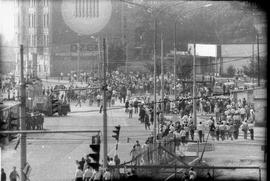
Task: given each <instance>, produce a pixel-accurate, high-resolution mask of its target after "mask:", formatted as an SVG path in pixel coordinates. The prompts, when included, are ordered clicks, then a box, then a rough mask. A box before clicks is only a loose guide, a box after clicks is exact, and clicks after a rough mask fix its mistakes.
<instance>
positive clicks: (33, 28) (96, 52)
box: [14, 0, 125, 78]
mask: <svg viewBox="0 0 270 181" xmlns="http://www.w3.org/2000/svg"><path fill="white" fill-rule="evenodd" d="M106 1H108V2H109V3H111V2H112V1H110V0H106ZM14 2H15V9H16V11H15V22H16V23H15V30H16V35H17V37H16V39H17V42H16V44H17V45H20V44H23V45H24V60H25V61H24V62H25V73H26V74H28V75H30V76H38V77H40V78H44V77H46V76H59V75H60V73H61V72H63V73H64V75H66V74H67V73H70V72H72V71H74V72H78V71H84V72H85V71H86V72H91V71H96V72H98V71H99V70H101V65H102V42H101V41H102V40H101V38H100V37H112V36H113V37H121V35H122V34H123V32H122V31H123V30H122V31H121V27H125V26H123V25H122V24H123V23H122V21H117V20H118V19H120V15H121V13H122V12H121V8H120V5H119V3H112V12H113V13H112V15H111V17H110V20H109V22H108V23H107V25H106V26H105V27H104V28H103V29H102V30H100V31H99V32H95V33H93V34H89V35H84V34H79V33H76V32H74V31H73V30H72V29H71V28H70V27H69V26H68V25H67V22H65V20H64V17H63V16H64V15H63V10H61V8H62V5H63V3H64V2H66V1H62V0H59V1H53V0H28V1H22V0H14ZM72 2H73V1H70V2H68V3H71V4H72ZM103 2H104V0H78V1H74V3H73V4H72V6H74V8H76V13H77V14H76V15H74V18H78V21H80V20H79V19H83V18H88V19H91V18H99V16H101V12H99V11H101V10H102V9H101V8H102V3H103ZM72 8H73V7H72ZM93 13H95V16H93ZM79 15H80V16H79ZM93 26H94V25H93ZM119 41H120V42H121V38H119ZM19 53H20V52H19V49H18V50H17V53H16V65H17V66H16V73H17V74H18V73H19V67H20V64H19V63H20V54H19Z"/></svg>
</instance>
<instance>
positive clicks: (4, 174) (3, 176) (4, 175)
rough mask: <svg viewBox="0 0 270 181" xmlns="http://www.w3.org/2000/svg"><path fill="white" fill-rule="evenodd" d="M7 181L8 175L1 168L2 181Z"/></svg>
mask: <svg viewBox="0 0 270 181" xmlns="http://www.w3.org/2000/svg"><path fill="white" fill-rule="evenodd" d="M6 180H7V175H6V173H5V171H4V169H3V168H1V181H6Z"/></svg>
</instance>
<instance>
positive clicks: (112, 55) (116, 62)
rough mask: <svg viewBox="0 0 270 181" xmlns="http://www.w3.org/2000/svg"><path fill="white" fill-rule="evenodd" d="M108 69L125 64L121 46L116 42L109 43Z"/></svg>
mask: <svg viewBox="0 0 270 181" xmlns="http://www.w3.org/2000/svg"><path fill="white" fill-rule="evenodd" d="M108 58H109V70H110V71H112V70H116V69H117V68H118V67H119V66H122V65H125V55H124V51H123V47H121V46H120V45H117V44H110V45H109V55H108Z"/></svg>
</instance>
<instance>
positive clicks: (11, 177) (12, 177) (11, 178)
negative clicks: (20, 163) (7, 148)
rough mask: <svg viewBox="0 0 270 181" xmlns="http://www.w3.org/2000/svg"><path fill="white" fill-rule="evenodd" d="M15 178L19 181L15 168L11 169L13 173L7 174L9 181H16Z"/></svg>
mask: <svg viewBox="0 0 270 181" xmlns="http://www.w3.org/2000/svg"><path fill="white" fill-rule="evenodd" d="M17 178H19V179H20V176H19V174H18V172H17V170H16V167H13V171H12V172H11V173H10V174H9V180H10V181H17Z"/></svg>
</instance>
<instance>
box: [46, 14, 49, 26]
mask: <svg viewBox="0 0 270 181" xmlns="http://www.w3.org/2000/svg"><path fill="white" fill-rule="evenodd" d="M46 19H47V26H46V27H49V14H47V18H46Z"/></svg>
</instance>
